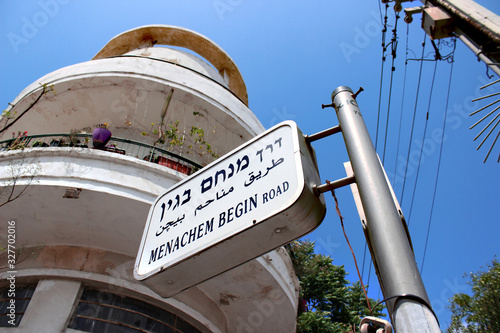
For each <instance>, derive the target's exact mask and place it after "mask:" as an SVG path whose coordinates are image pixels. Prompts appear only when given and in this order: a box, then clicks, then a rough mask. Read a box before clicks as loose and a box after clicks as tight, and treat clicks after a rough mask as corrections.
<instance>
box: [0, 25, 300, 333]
mask: <svg viewBox="0 0 500 333" xmlns="http://www.w3.org/2000/svg"><path fill="white" fill-rule="evenodd" d="M95 128H107V129H108V130H110V131H111V133H112V136H111V139H110V140H109V142H107V143H106V145H104V146H102V147H94V142H93V139H92V133H93V131H94V129H95ZM0 130H1V132H0V141H1V149H2V150H1V151H0V184H1V188H0V190H1V192H0V195H1V197H0V205H2V206H1V207H0V216H1V217H2V222H1V224H0V238H1V240H2V243H1V244H2V248H3V253H2V261H1V262H2V264H1V266H2V267H1V270H0V278H1V280H0V294H1V297H0V302H1V310H2V311H0V315H1V317H0V331H5V332H294V331H295V318H296V312H297V298H298V281H297V278H296V276H295V273H294V271H293V267H292V265H291V261H290V258H289V256H288V254H287V252H286V251H285V250H284V249H283V248H280V249H277V250H275V251H272V252H270V253H267V254H266V255H263V256H261V257H259V258H257V259H254V260H252V261H250V262H247V263H244V264H242V265H240V266H238V267H236V268H233V269H231V270H229V271H227V272H225V273H222V274H220V275H218V276H216V277H214V278H211V279H209V280H207V281H205V282H202V283H200V284H198V285H196V286H194V287H191V288H189V289H187V290H185V291H183V292H181V293H179V294H177V295H175V296H174V297H170V298H163V297H161V296H159V295H158V294H156V293H155V292H154V291H153V290H152V289H150V288H149V287H147V286H146V285H145V284H144V283H142V282H140V281H137V280H135V279H134V277H133V269H134V262H135V257H136V255H137V251H138V248H139V244H140V241H141V236H142V233H143V229H144V226H145V222H146V218H147V215H148V211H149V208H150V207H151V204H152V203H153V202H154V200H155V199H156V198H157V197H158V195H160V194H162V193H164V192H166V191H167V189H168V188H170V187H171V186H172V185H174V184H176V183H177V182H179V181H181V180H183V179H184V178H186V177H187V176H188V175H189V174H192V173H194V172H195V171H196V170H198V169H200V168H202V167H203V166H205V165H207V164H209V163H210V162H212V161H213V160H214V159H216V158H217V157H218V156H222V155H224V154H225V153H227V152H229V151H231V150H232V149H234V148H236V147H238V146H239V145H241V144H242V143H244V142H246V141H248V140H249V139H251V138H252V137H254V136H256V135H257V134H259V133H261V132H262V131H263V130H264V128H263V126H262V125H261V124H260V122H259V121H258V119H257V118H256V117H255V115H254V114H253V113H252V112H251V111H250V109H249V108H248V97H247V92H246V88H245V83H244V81H243V79H242V76H241V74H240V72H239V70H238V68H237V67H236V65H235V63H234V62H233V61H232V59H231V58H230V57H229V56H228V55H227V54H226V53H225V52H224V51H223V50H222V49H221V48H220V47H218V46H217V45H216V44H215V43H214V42H212V41H210V40H209V39H207V38H206V37H204V36H202V35H200V34H198V33H196V32H193V31H190V30H187V29H183V28H179V27H172V26H161V25H155V26H145V27H140V28H137V29H133V30H130V31H127V32H124V33H122V34H120V35H118V36H116V37H114V38H113V39H111V40H110V41H109V42H108V44H107V45H105V46H104V47H103V49H102V50H101V51H99V52H98V53H97V55H96V56H95V57H94V58H93V59H92V60H90V61H88V62H84V63H80V64H76V65H73V66H69V67H65V68H62V69H59V70H57V71H55V72H53V73H50V74H48V75H46V76H44V77H42V78H40V79H39V80H37V81H36V82H34V83H32V84H31V85H29V86H28V87H27V88H26V89H24V90H23V91H22V92H21V93H20V94H19V96H18V97H17V98H16V99H15V100H14V101H13V102H12V103H11V104H10V107H9V108H8V109H7V110H6V111H5V112H4V114H3V115H2V118H1V120H0ZM221 260H223V258H221ZM214 265H216V263H214ZM186 274H196V267H192V269H191V270H190V271H189V272H186ZM13 304H14V305H13Z"/></svg>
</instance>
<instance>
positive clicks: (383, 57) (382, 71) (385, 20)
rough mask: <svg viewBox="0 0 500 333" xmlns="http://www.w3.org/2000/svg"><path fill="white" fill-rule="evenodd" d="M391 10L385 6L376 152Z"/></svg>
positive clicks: (376, 142)
mask: <svg viewBox="0 0 500 333" xmlns="http://www.w3.org/2000/svg"><path fill="white" fill-rule="evenodd" d="M388 8H389V4H385V17H384V27H383V28H382V65H381V69H380V90H379V93H378V111H377V130H376V134H375V150H377V147H378V130H379V124H380V106H381V103H382V87H383V84H382V83H383V81H384V63H385V51H386V50H387V46H386V45H385V33H386V32H387V19H388V16H387V9H388Z"/></svg>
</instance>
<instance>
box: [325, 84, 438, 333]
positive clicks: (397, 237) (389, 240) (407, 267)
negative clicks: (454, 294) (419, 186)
mask: <svg viewBox="0 0 500 333" xmlns="http://www.w3.org/2000/svg"><path fill="white" fill-rule="evenodd" d="M355 98H356V97H355V96H353V93H352V90H351V89H350V88H348V87H339V88H337V89H335V91H334V92H333V93H332V102H333V105H334V106H335V111H336V113H337V117H338V120H339V124H340V126H341V127H342V135H343V137H344V141H345V145H346V148H347V153H348V154H349V159H350V162H351V165H352V169H353V172H354V175H355V177H356V185H357V187H358V191H359V196H360V198H361V203H362V206H363V210H364V212H365V215H366V221H365V222H366V224H365V225H366V229H365V231H366V232H365V235H366V238H367V240H368V241H369V243H370V244H371V245H372V250H373V253H372V256H373V257H374V261H375V262H376V263H377V267H376V269H377V276H378V278H379V281H380V285H381V287H382V292H383V293H384V298H385V299H391V300H390V301H388V302H387V308H388V310H389V314H390V316H391V318H392V323H393V326H394V328H395V330H396V331H397V332H398V333H401V332H432V333H434V332H436V333H437V332H440V329H439V324H438V322H437V319H436V317H435V315H434V313H433V311H432V310H431V307H430V305H429V304H430V302H429V298H428V296H427V293H426V291H425V287H424V284H423V282H422V278H421V276H420V273H419V271H418V267H417V264H416V262H415V256H414V254H413V251H412V249H411V246H410V243H409V241H408V238H407V236H406V231H405V229H404V227H403V225H402V223H401V218H400V215H399V212H398V211H397V208H396V205H395V203H394V199H393V197H392V194H391V189H390V184H389V183H388V182H387V180H386V178H385V173H384V170H383V166H382V165H381V163H380V162H379V159H378V156H377V154H376V152H375V148H374V146H373V142H372V141H371V138H370V135H369V133H368V130H367V128H366V125H365V122H364V120H363V116H362V114H361V111H360V109H359V107H358V104H357V102H356V99H355ZM403 295H414V297H411V298H408V297H397V296H403ZM395 296H396V297H395Z"/></svg>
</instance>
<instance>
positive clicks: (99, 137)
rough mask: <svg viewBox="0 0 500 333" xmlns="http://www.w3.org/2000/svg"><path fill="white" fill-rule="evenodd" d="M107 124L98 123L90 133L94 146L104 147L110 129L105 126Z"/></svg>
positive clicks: (109, 134)
mask: <svg viewBox="0 0 500 333" xmlns="http://www.w3.org/2000/svg"><path fill="white" fill-rule="evenodd" d="M106 127H107V125H106V124H103V125H99V127H97V128H96V129H94V132H93V133H92V143H93V144H94V147H95V148H104V147H106V144H107V143H108V141H109V139H110V138H111V131H110V130H109V129H107V128H106Z"/></svg>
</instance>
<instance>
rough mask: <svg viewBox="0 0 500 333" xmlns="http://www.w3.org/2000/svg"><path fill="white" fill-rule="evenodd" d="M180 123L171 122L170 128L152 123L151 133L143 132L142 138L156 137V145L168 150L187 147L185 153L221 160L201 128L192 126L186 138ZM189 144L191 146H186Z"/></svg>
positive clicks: (195, 113)
mask: <svg viewBox="0 0 500 333" xmlns="http://www.w3.org/2000/svg"><path fill="white" fill-rule="evenodd" d="M193 115H195V116H200V117H202V116H203V115H202V114H201V113H200V112H193ZM125 123H126V124H129V125H130V124H131V123H130V122H125ZM179 125H180V122H179V120H176V121H175V122H171V123H169V124H168V126H165V124H164V123H161V124H160V125H158V124H157V123H151V128H150V130H149V131H142V132H141V134H142V136H155V137H158V139H157V140H156V141H155V143H154V144H155V145H156V144H160V145H164V144H167V145H168V149H170V150H174V149H175V148H176V147H178V148H182V147H185V148H187V150H183V152H184V153H186V154H189V153H197V154H199V155H204V154H210V156H211V157H212V158H214V159H217V158H219V155H217V154H216V153H215V152H214V151H213V150H212V145H211V144H210V143H208V142H206V141H205V131H204V130H203V128H201V127H197V126H191V129H190V131H189V133H188V135H187V136H186V135H185V134H184V133H183V132H181V131H180V129H179ZM186 142H189V144H186Z"/></svg>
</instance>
